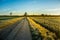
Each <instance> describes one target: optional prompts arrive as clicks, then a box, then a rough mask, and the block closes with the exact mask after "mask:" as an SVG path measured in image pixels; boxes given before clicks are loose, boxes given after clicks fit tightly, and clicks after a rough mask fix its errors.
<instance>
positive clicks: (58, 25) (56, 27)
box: [30, 16, 60, 39]
mask: <svg viewBox="0 0 60 40" xmlns="http://www.w3.org/2000/svg"><path fill="white" fill-rule="evenodd" d="M30 19H31V20H33V21H34V22H35V23H37V24H39V25H41V26H42V28H39V27H38V26H37V25H36V24H35V25H36V27H38V30H39V29H40V33H42V32H44V33H46V31H48V34H50V32H52V33H55V35H56V38H57V39H59V38H60V17H55V16H53V17H47V16H45V17H44V16H41V17H30ZM30 22H31V21H30ZM31 24H32V23H31ZM33 24H34V23H33ZM34 28H35V27H34ZM41 29H42V30H43V31H41ZM45 29H46V30H45ZM46 34H47V33H46ZM42 35H44V34H43V33H42ZM50 35H51V34H50Z"/></svg>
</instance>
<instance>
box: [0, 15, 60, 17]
mask: <svg viewBox="0 0 60 40" xmlns="http://www.w3.org/2000/svg"><path fill="white" fill-rule="evenodd" d="M25 16H26V17H60V15H12V16H10V15H0V17H25Z"/></svg>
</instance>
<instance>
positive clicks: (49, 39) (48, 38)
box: [28, 18, 56, 40]
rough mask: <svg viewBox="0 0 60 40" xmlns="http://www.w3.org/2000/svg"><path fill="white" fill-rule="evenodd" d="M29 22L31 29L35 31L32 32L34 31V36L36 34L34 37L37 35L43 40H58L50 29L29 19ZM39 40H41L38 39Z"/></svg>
mask: <svg viewBox="0 0 60 40" xmlns="http://www.w3.org/2000/svg"><path fill="white" fill-rule="evenodd" d="M28 20H29V22H30V25H31V28H32V29H33V30H32V31H33V32H32V34H33V33H34V34H33V35H36V36H39V35H40V37H42V39H43V40H55V39H56V35H55V33H53V32H51V31H49V30H48V29H45V28H44V27H42V26H41V25H39V24H37V23H36V22H34V21H33V20H32V19H31V18H28ZM38 33H39V34H38ZM35 38H36V37H35ZM35 40H36V39H35ZM37 40H40V39H39V38H38V39H37Z"/></svg>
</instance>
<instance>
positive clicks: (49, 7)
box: [0, 0, 60, 15]
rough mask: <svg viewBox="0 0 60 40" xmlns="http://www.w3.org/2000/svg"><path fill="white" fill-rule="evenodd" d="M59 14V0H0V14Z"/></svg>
mask: <svg viewBox="0 0 60 40" xmlns="http://www.w3.org/2000/svg"><path fill="white" fill-rule="evenodd" d="M10 12H12V13H13V15H21V14H22V15H23V14H24V13H25V12H27V13H28V14H36V15H39V14H48V15H50V14H52V15H53V14H54V15H60V0H0V15H9V13H10Z"/></svg>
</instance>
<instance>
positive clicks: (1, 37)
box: [0, 16, 60, 40]
mask: <svg viewBox="0 0 60 40" xmlns="http://www.w3.org/2000/svg"><path fill="white" fill-rule="evenodd" d="M0 40H60V16H38V17H35V16H32V17H31V16H23V17H19V16H18V17H14V16H9V17H5V16H4V17H0Z"/></svg>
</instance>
